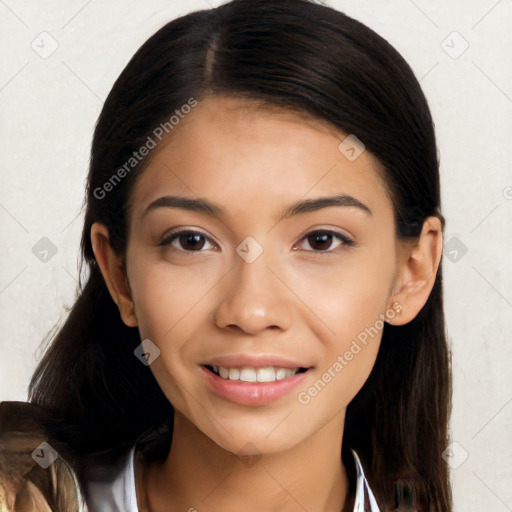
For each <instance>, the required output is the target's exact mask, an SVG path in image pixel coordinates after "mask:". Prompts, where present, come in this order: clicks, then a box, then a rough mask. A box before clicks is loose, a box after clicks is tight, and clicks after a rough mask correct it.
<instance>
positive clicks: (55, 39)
mask: <svg viewBox="0 0 512 512" xmlns="http://www.w3.org/2000/svg"><path fill="white" fill-rule="evenodd" d="M220 3H221V2H220V1H216V0H190V1H189V0H187V1H183V0H173V1H172V2H170V1H169V0H150V1H145V2H142V1H133V0H89V1H87V0H69V1H66V2H64V1H63V0H60V1H56V0H47V1H44V2H41V1H38V0H26V1H20V0H5V1H4V0H0V31H1V33H2V38H3V44H2V45H1V47H0V55H1V60H2V66H1V67H0V110H1V113H2V115H1V121H0V122H1V125H0V141H1V144H2V146H1V150H2V151H1V155H2V158H1V169H2V187H1V189H0V222H1V226H2V233H3V237H2V240H3V242H2V251H1V256H0V258H1V263H0V267H1V269H2V270H1V276H0V307H1V311H2V316H1V321H2V324H1V329H2V330H1V332H2V337H1V339H0V399H3V400H25V399H26V388H27V384H28V381H29V377H30V375H31V373H32V371H33V370H34V368H35V365H36V363H37V360H38V358H39V357H40V355H41V351H42V345H41V342H42V340H43V339H44V337H45V336H46V335H47V333H48V332H49V331H50V329H51V328H52V327H53V326H54V325H55V323H56V322H57V321H62V320H63V319H64V318H65V316H66V308H69V307H70V306H71V305H72V303H73V300H74V297H75V292H76V286H77V273H78V271H77V253H78V244H79V238H80V231H81V224H82V221H83V215H82V212H81V205H82V200H83V194H84V183H85V176H86V172H87V165H88V156H89V149H90V142H91V136H92V131H93V127H94V123H95V121H96V118H97V116H98V114H99V112H100V109H101V106H102V101H103V99H104V98H105V97H106V95H107V93H108V92H109V90H110V88H111V86H112V84H113V82H114V80H115V79H116V78H117V76H118V74H119V73H120V72H121V70H122V69H123V67H124V66H125V64H126V63H127V61H128V59H129V58H130V57H131V56H132V54H133V53H134V52H135V51H136V50H137V48H138V47H139V46H140V45H141V44H142V43H143V42H144V41H145V40H146V39H147V38H148V37H149V36H150V35H151V34H153V33H154V32H155V31H156V30H157V29H159V28H160V27H161V26H162V25H164V24H165V23H166V22H167V21H169V20H171V19H173V18H175V17H177V16H178V15H181V14H184V13H186V12H189V11H191V10H197V9H204V8H208V7H209V6H212V7H215V6H217V5H219V4H220ZM328 5H330V6H332V7H335V8H337V9H339V10H342V11H344V12H346V13H347V14H349V15H350V16H353V17H355V18H356V19H358V20H360V21H362V22H363V23H365V24H367V25H368V26H370V27H371V28H373V29H374V30H376V31H377V32H378V33H379V34H381V35H382V36H384V37H385V38H387V39H388V40H389V41H390V42H391V43H392V44H393V45H394V46H395V47H396V48H397V49H398V50H399V51H400V52H401V53H402V55H403V56H404V57H405V58H406V59H407V60H408V62H409V63H410V65H411V66H412V68H413V70H414V72H415V73H416V76H417V77H418V79H419V80H420V81H421V85H422V87H423V89H424V91H425V93H426V95H427V98H428V100H429V103H430V106H431V110H432V113H433V116H434V119H435V123H436V129H437V136H438V144H439V150H440V157H441V174H442V197H443V212H444V215H445V217H446V219H447V227H446V232H445V235H446V236H445V257H444V260H443V261H444V263H443V265H444V275H445V301H446V316H447V329H448V332H449V338H450V341H451V343H452V346H453V372H454V398H453V415H452V436H453V440H454V443H455V444H454V445H453V446H452V452H451V454H449V460H450V464H451V466H452V467H453V471H452V476H453V488H454V499H455V510H456V511H457V512H462V511H482V510H486V511H487V510H493V511H495V512H501V511H503V512H505V511H506V510H512V486H511V485H510V482H511V481H512V469H511V467H512V464H511V462H510V461H511V459H512V442H511V441H512V439H511V438H512V435H511V421H512V403H511V402H512V377H511V372H510V365H511V362H512V357H511V356H512V348H511V343H510V331H511V330H512V309H511V308H512V272H511V268H510V261H511V258H510V254H511V253H512V238H511V235H512V172H511V166H510V161H511V158H510V157H511V149H510V148H511V147H512V144H511V137H512V123H511V115H512V66H511V57H510V50H511V48H512V44H511V43H512V36H511V30H510V28H511V27H512V2H511V1H510V0H499V1H496V0H472V1H462V0H457V1H451V2H445V1H442V0H432V1H428V0H414V1H413V0H396V1H393V2H390V1H383V0H372V1H369V0H364V1H362V0H359V1H355V0H353V1H344V0H331V1H330V2H328ZM454 31H455V32H457V34H454ZM44 32H47V33H48V34H44ZM42 33H43V34H42ZM52 45H53V46H57V45H58V47H57V48H56V50H55V51H54V52H53V53H52V54H51V55H49V53H50V52H51V50H52ZM466 45H469V46H468V48H467V49H466V50H465V47H466ZM464 50H465V51H464ZM43 237H47V238H48V239H49V240H50V241H51V244H53V245H54V246H55V250H56V251H57V252H56V253H55V254H54V255H53V254H52V252H51V250H50V252H49V253H48V254H45V253H44V252H39V251H42V250H43V249H44V248H45V247H48V246H50V247H51V244H49V243H48V241H43V242H40V240H41V239H42V238H43ZM38 242H39V244H42V245H36V244H38ZM45 244H46V245H45ZM34 246H35V247H36V248H35V249H33V248H34ZM466 250H467V252H464V251H466ZM38 252H39V254H37V253H38ZM34 253H36V254H34ZM45 258H46V262H45V261H42V260H44V259H45Z"/></svg>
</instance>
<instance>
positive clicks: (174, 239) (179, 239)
mask: <svg viewBox="0 0 512 512" xmlns="http://www.w3.org/2000/svg"><path fill="white" fill-rule="evenodd" d="M208 243H210V239H209V238H208V237H207V236H205V235H203V234H202V233H199V232H198V231H188V230H181V231H177V232H175V233H171V234H170V235H169V236H167V237H166V238H164V239H163V240H162V241H161V242H160V243H159V244H158V245H160V246H166V245H171V246H172V247H173V248H174V249H176V250H178V251H183V252H201V250H202V249H203V248H204V247H205V246H206V244H208Z"/></svg>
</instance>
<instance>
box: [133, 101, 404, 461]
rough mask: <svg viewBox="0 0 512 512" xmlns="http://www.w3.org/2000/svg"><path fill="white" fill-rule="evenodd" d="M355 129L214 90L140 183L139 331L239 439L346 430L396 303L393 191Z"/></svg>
mask: <svg viewBox="0 0 512 512" xmlns="http://www.w3.org/2000/svg"><path fill="white" fill-rule="evenodd" d="M346 136H347V134H342V133H338V132H336V131H335V130H334V129H332V128H327V127H326V126H325V125H323V124H320V123H318V122H317V121H308V120H306V119H305V118H302V117H299V116H297V115H296V114H292V113H284V112H283V111H258V110H256V109H254V108H251V104H250V103H247V102H244V101H242V100H235V99H226V98H224V99H218V98H217V99H211V98H210V99H206V100H204V101H201V102H199V104H198V106H197V107H196V108H194V109H193V110H192V112H191V113H190V114H188V116H187V117H185V119H183V120H181V121H180V123H179V124H178V125H177V126H175V127H174V130H173V132H172V134H171V137H170V138H169V141H168V142H167V143H166V145H165V146H162V147H160V148H158V149H157V150H155V154H154V155H152V160H151V163H150V164H149V166H148V168H147V169H146V170H145V171H144V174H143V175H142V176H141V178H140V181H138V183H137V185H136V188H135V190H134V194H133V196H132V206H133V210H132V216H131V222H130V232H129V243H128V248H127V253H126V268H127V274H128V281H129V285H130V289H131V293H132V297H133V301H134V308H135V309H134V310H135V315H136V318H137V324H138V326H139V329H140V334H141V339H143V340H144V339H149V340H151V343H152V344H154V345H155V346H156V347H158V349H159V351H160V353H159V356H158V357H156V359H155V360H154V361H153V362H152V363H151V365H150V369H151V371H152V372H153V373H154V375H155V377H156V379H157V381H158V383H159V385H160V387H161V388H162V390H163V392H164V393H165V395H166V396H167V397H168V399H169V400H170V402H171V403H172V404H173V406H174V407H175V409H176V410H177V411H179V412H181V413H182V415H184V416H185V417H186V418H188V420H190V422H192V424H194V425H195V426H196V427H197V428H198V429H199V430H200V431H202V432H203V433H204V434H205V435H206V436H208V437H209V438H210V439H211V440H213V441H214V442H215V443H217V444H218V445H220V446H221V447H223V448H225V449H226V450H229V451H231V452H234V453H235V452H239V453H240V452H241V451H246V452H248V453H249V452H258V453H263V454H264V453H273V452H277V451H281V450H286V449H288V448H291V447H293V446H297V445H298V444H299V443H301V442H303V441H305V440H306V439H309V438H311V437H312V436H314V435H315V434H316V433H318V432H319V431H320V430H321V429H322V428H324V427H326V426H327V425H328V424H330V425H336V427H335V428H336V429H342V425H343V418H344V411H345V408H346V406H347V405H348V403H349V402H350V401H351V400H352V398H353V397H354V395H355V394H356V393H357V392H358V391H359V389H360V388H361V387H362V385H363V384H364V382H365V381H366V379H367V377H368V375H369V373H370V371H371V369H372V366H373V364H374V361H375V358H376V355H377V351H378V348H379V343H380V339H381V332H382V326H383V321H382V320H383V318H384V315H385V314H386V313H387V314H388V315H389V314H390V313H391V314H395V313H396V310H397V305H396V304H395V305H393V302H392V301H391V291H392V288H393V283H394V278H395V275H396V269H397V264H398V263H397V260H398V252H397V251H398V245H397V241H396V238H395V234H394V233H395V229H394V215H393V209H392V205H391V202H390V200H389V198H388V196H387V194H386V190H385V188H384V185H383V183H382V182H381V180H380V179H379V176H378V173H377V169H378V162H377V160H376V159H375V158H374V157H373V156H372V155H370V154H369V153H368V152H367V151H363V152H362V153H361V154H360V155H359V156H357V154H358V152H359V151H360V150H361V149H362V148H361V147H360V146H355V147H354V151H351V150H350V147H349V146H350V143H349V141H350V139H348V141H346V143H345V146H342V148H341V150H340V149H339V146H340V142H341V141H342V140H343V139H344V138H345V137H346ZM347 146H348V147H349V148H348V150H347ZM354 157H357V158H355V159H354ZM164 198H169V199H164ZM172 198H174V199H172ZM178 198H182V199H178ZM336 198H337V199H336ZM321 200H324V202H323V203H322V201H321ZM187 201H188V202H187ZM198 201H202V202H203V203H205V204H208V205H211V208H208V207H204V206H203V207H199V206H198V203H197V202H198ZM178 231H179V232H180V233H181V234H176V233H177V232H178ZM393 308H394V309H393ZM150 346H153V345H151V344H150ZM151 350H155V354H157V353H158V351H156V349H150V350H149V351H150V352H151ZM297 369H299V370H298V373H295V372H297ZM212 370H213V371H212ZM215 371H216V372H217V373H220V374H221V375H216V374H215V373H214V372H215ZM290 374H294V375H292V376H290ZM226 377H227V378H226ZM231 379H233V380H231ZM236 379H242V380H236ZM255 379H256V381H257V382H251V381H253V380H255ZM247 381H249V382H247ZM259 381H269V382H259Z"/></svg>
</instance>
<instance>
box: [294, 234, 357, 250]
mask: <svg viewBox="0 0 512 512" xmlns="http://www.w3.org/2000/svg"><path fill="white" fill-rule="evenodd" d="M303 240H307V242H308V245H309V246H310V247H311V249H312V250H313V252H334V249H336V248H337V247H338V246H340V245H341V246H344V245H345V246H351V245H354V241H353V240H352V239H350V238H349V237H347V236H346V235H342V234H341V233H336V232H335V231H326V230H322V231H312V232H311V233H308V234H307V235H306V236H305V237H304V238H303ZM333 242H334V243H336V242H338V243H336V245H335V246H334V248H333V247H332V244H333Z"/></svg>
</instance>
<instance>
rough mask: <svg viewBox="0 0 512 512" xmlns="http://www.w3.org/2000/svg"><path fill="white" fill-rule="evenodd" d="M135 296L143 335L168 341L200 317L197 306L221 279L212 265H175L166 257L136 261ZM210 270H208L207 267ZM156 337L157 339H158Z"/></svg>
mask: <svg viewBox="0 0 512 512" xmlns="http://www.w3.org/2000/svg"><path fill="white" fill-rule="evenodd" d="M132 268H133V269H134V275H135V279H134V285H133V286H132V289H133V296H134V302H135V313H136V315H137V320H138V324H139V330H140V331H141V336H145V337H147V338H150V339H151V338H152V337H153V338H155V340H157V341H159V342H160V343H165V341H166V339H167V338H168V337H173V338H176V336H175V332H177V331H180V330H182V329H183V327H184V326H186V325H187V323H188V322H189V321H190V318H193V319H194V318H195V319H196V320H198V318H197V311H196V310H197V306H198V305H199V304H200V303H201V301H202V300H203V299H204V298H205V297H206V296H207V294H208V293H209V292H210V291H211V290H212V288H213V287H214V286H215V283H216V282H217V280H218V272H217V270H216V269H212V268H211V266H209V267H208V266H197V265H196V266H192V265H191V266H173V265H171V264H169V262H166V261H165V260H162V259H160V260H157V261H148V262H147V263H144V264H140V265H139V266H136V265H134V266H133V267H132ZM207 270H209V271H207ZM157 341H155V342H157Z"/></svg>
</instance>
